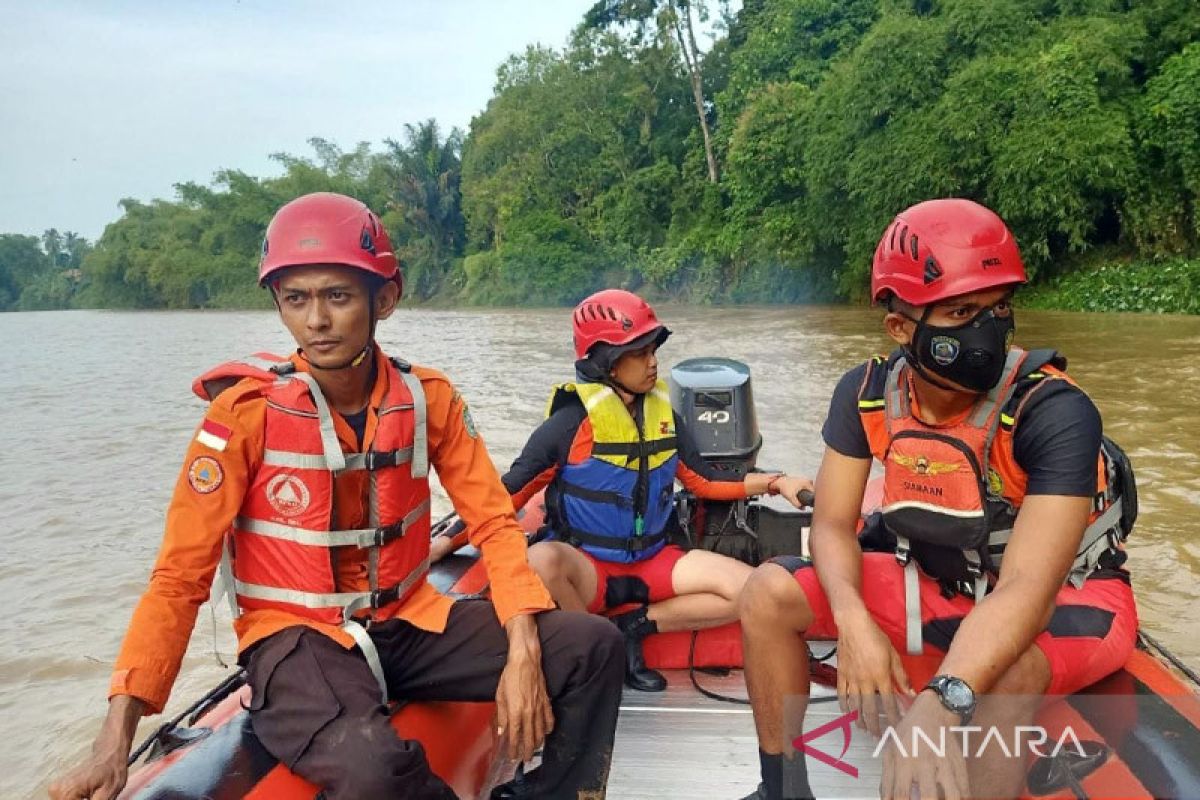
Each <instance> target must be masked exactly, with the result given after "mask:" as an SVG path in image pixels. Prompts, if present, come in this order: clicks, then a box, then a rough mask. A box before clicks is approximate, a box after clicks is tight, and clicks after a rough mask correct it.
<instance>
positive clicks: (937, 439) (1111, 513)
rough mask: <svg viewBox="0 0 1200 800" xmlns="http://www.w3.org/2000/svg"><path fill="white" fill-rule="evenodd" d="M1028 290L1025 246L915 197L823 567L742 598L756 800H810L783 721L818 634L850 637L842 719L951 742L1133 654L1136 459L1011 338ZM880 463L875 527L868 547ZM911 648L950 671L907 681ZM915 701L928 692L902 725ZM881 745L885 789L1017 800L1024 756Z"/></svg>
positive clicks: (847, 381)
mask: <svg viewBox="0 0 1200 800" xmlns="http://www.w3.org/2000/svg"><path fill="white" fill-rule="evenodd" d="M1024 282H1025V270H1024V267H1023V265H1022V263H1021V257H1020V252H1019V251H1018V249H1017V246H1016V243H1015V241H1014V240H1013V237H1012V234H1011V233H1010V232H1009V230H1008V228H1007V227H1006V226H1005V225H1004V222H1003V221H1002V220H1001V219H1000V218H999V217H998V216H996V215H995V214H994V213H992V212H991V211H989V210H988V209H986V208H984V207H983V206H980V205H978V204H976V203H973V202H971V201H968V200H957V199H947V200H932V201H928V202H925V203H921V204H918V205H916V206H913V207H912V208H909V209H907V210H905V211H903V212H901V213H900V214H899V215H898V216H897V217H896V219H895V220H894V221H893V222H892V224H891V225H890V226H889V227H888V228H887V230H886V231H885V232H884V235H883V238H882V240H881V241H880V243H879V246H878V248H877V249H876V252H875V258H874V263H873V266H872V273H871V294H872V298H873V299H874V300H875V301H876V302H879V303H881V304H883V305H885V307H886V308H887V311H888V313H887V315H886V317H885V318H884V328H885V330H886V331H887V334H888V336H889V337H890V338H891V339H892V340H893V341H895V342H896V344H897V346H898V348H897V350H896V351H895V352H894V353H893V354H892V355H891V356H890V357H888V358H883V357H878V358H875V359H872V360H871V361H869V362H867V363H866V364H864V365H862V366H860V367H858V368H856V369H853V370H851V371H850V372H848V373H847V374H846V375H845V376H844V377H843V378H842V380H841V381H840V383H839V384H838V387H837V389H836V390H835V392H834V396H833V400H832V402H831V405H830V411H829V416H828V418H827V419H826V422H825V426H824V429H823V431H822V433H823V437H824V439H825V443H826V450H825V455H824V459H823V461H822V463H821V469H820V472H819V474H818V476H817V481H816V495H817V498H818V502H817V503H816V504H815V511H814V516H813V524H812V531H811V538H810V548H811V552H812V556H813V561H812V562H811V563H809V562H802V561H800V560H799V559H786V558H785V559H776V561H775V563H768V564H764V565H762V566H761V567H759V568H758V569H757V570H756V571H755V574H754V575H752V576H751V578H750V580H749V581H748V582H747V584H746V588H745V590H744V591H743V593H742V597H741V602H740V616H741V622H742V630H743V637H744V642H745V654H746V683H747V686H748V688H749V690H750V697H751V701H752V703H753V705H754V714H755V724H756V728H757V731H758V738H759V748H760V759H761V762H762V777H763V783H762V785H761V786H760V787H759V789H758V791H757V792H756V794H755V795H751V797H760V798H770V799H771V800H774V798H781V797H789V798H791V797H805V796H811V791H810V790H809V789H808V786H807V780H806V777H805V776H806V771H805V765H804V760H803V757H799V758H797V757H796V756H795V751H794V748H793V745H792V742H793V741H794V739H795V737H796V736H797V735H798V734H799V732H800V731H801V729H802V728H801V722H802V714H803V710H802V708H799V709H798V708H797V707H796V705H795V704H794V703H795V701H793V705H791V706H789V712H788V714H787V715H786V717H785V714H784V710H783V708H784V702H783V700H784V698H786V697H800V698H803V697H807V694H808V676H807V669H806V654H805V650H804V639H836V640H837V641H838V695H839V699H840V701H841V703H842V707H843V709H844V710H846V711H858V712H859V713H860V718H859V721H860V724H861V725H864V726H865V727H866V728H868V729H869V730H870V731H871V732H872V733H875V734H879V733H880V732H881V730H882V728H881V719H880V718H881V716H886V718H887V721H888V722H890V724H891V725H893V726H895V732H894V733H895V735H896V736H897V737H898V738H899V741H902V742H909V741H910V740H911V733H912V731H913V730H914V729H920V730H921V731H923V732H925V733H927V734H931V735H933V736H934V737H935V738H934V741H936V740H937V739H936V736H937V729H938V728H942V729H943V730H944V729H945V728H947V727H953V726H961V725H967V724H972V723H971V719H972V716H973V714H974V712H975V707H976V702H977V698H982V696H983V695H984V693H988V694H1003V695H1006V696H1008V695H1011V696H1013V699H1012V701H1011V702H1005V703H1001V704H999V705H1000V706H1001V708H1000V709H999V711H997V710H996V708H995V706H992V707H990V712H991V713H989V714H988V715H987V717H988V719H987V721H986V722H980V721H979V720H976V722H975V723H974V724H984V725H986V724H996V725H998V726H1004V725H1008V726H1010V727H1011V726H1012V725H1019V724H1027V722H1028V718H1029V717H1030V716H1031V715H1032V706H1031V705H1030V704H1029V703H1028V702H1026V703H1022V702H1018V700H1019V697H1020V696H1024V697H1026V698H1036V697H1037V696H1040V695H1042V694H1044V693H1050V694H1069V693H1072V692H1075V691H1078V690H1079V689H1081V688H1083V687H1085V686H1087V685H1089V684H1091V683H1093V682H1094V681H1096V680H1098V679H1100V678H1102V677H1104V676H1105V675H1107V674H1109V673H1111V672H1113V671H1115V670H1117V669H1118V668H1119V667H1120V666H1121V665H1122V664H1123V663H1124V662H1125V660H1126V659H1127V658H1128V656H1129V654H1130V652H1131V650H1132V647H1133V643H1134V638H1135V634H1136V627H1137V611H1136V608H1135V606H1134V602H1133V595H1132V591H1131V589H1130V586H1129V576H1128V573H1126V572H1125V571H1124V569H1122V564H1123V562H1124V552H1123V551H1122V550H1121V549H1120V542H1121V541H1122V540H1123V538H1124V534H1125V533H1126V532H1127V530H1128V524H1131V522H1128V521H1127V520H1123V519H1122V517H1123V511H1125V510H1127V508H1128V506H1129V505H1132V497H1130V499H1129V500H1130V502H1129V503H1122V492H1121V490H1120V487H1121V486H1124V485H1125V481H1124V480H1122V478H1124V477H1129V474H1128V472H1127V471H1126V468H1127V462H1126V461H1125V460H1124V457H1123V455H1122V454H1121V453H1120V451H1119V450H1118V449H1116V448H1115V446H1113V445H1111V443H1109V442H1108V441H1107V440H1103V439H1102V434H1101V423H1100V415H1099V413H1098V412H1097V410H1096V407H1095V406H1094V405H1093V404H1092V402H1091V400H1089V399H1088V397H1087V395H1086V394H1084V393H1083V391H1082V390H1080V389H1079V388H1078V387H1077V386H1076V385H1075V384H1074V383H1073V382H1072V381H1071V379H1070V378H1069V377H1068V376H1067V374H1066V373H1065V372H1064V370H1065V366H1066V361H1065V359H1063V358H1062V357H1061V356H1059V355H1058V354H1057V353H1056V352H1054V351H1052V350H1034V351H1030V352H1026V351H1023V350H1021V349H1019V348H1017V347H1015V346H1013V344H1012V340H1013V333H1014V330H1015V322H1014V314H1013V308H1012V298H1013V294H1014V291H1015V290H1016V288H1017V287H1018V286H1019V285H1020V284H1022V283H1024ZM873 459H875V460H878V461H879V462H880V463H881V464H882V465H883V472H884V474H883V499H882V503H881V507H880V512H881V513H880V515H879V516H878V517H876V518H875V520H874V521H875V524H873V525H870V526H869V529H870V530H871V531H872V533H873V535H872V536H871V537H870V539H871V541H870V542H867V541H866V539H867V537H864V540H863V543H862V544H861V545H860V541H859V540H858V538H857V536H856V528H857V523H858V520H859V516H860V510H859V509H860V505H861V502H862V497H863V493H864V490H865V488H866V485H867V481H868V477H869V475H870V469H871V464H872V460H873ZM1129 479H1130V480H1131V477H1130V478H1129ZM864 549H865V550H870V551H872V552H865V553H864V552H863V550H864ZM814 567H815V568H814ZM902 650H906V651H907V652H908V653H909V654H910V655H924V656H926V659H925V663H926V664H928V665H929V667H932V666H933V665H937V666H936V668H935V669H932V672H931V671H930V669H929V667H927V668H926V669H925V670H924V671H923V673H922V674H917V673H918V672H921V670H920V669H919V667H918V669H916V670H914V671H913V672H911V673H910V672H909V671H908V670H907V669H906V665H905V664H904V663H902V661H901V659H900V656H899V652H901V651H902ZM930 674H933V675H934V676H935V677H933V679H932V680H930V679H929V676H930ZM910 687H916V688H917V689H918V692H914V691H913V689H912V688H910ZM899 694H904V695H907V696H908V697H910V698H912V701H911V707H910V708H909V709H908V710H907V711H906V712H904V713H903V715H901V706H902V705H903V704H902V703H899V702H897V695H899ZM997 714H998V716H997ZM1023 720H1024V721H1025V722H1024V723H1023ZM951 749H952V748H951ZM885 752H886V756H885V759H884V774H883V784H882V792H883V796H885V797H904V798H908V797H909V794H910V790H911V789H912V788H913V785H914V784H916V786H917V787H918V788H919V789H920V791H921V795H922V796H927V795H932V796H937V795H938V794H940V795H941V796H944V797H963V796H967V794H968V792H971V793H972V794H975V795H976V796H979V794H980V792H984V793H986V795H987V796H995V797H1013V796H1017V795H1018V794H1019V793H1020V790H1021V781H1022V778H1023V759H1022V758H1013V759H1009V760H1008V761H1007V762H1006V763H1002V764H1000V765H996V764H994V763H991V764H984V763H981V762H978V761H974V762H966V761H964V760H963V759H962V758H961V757H958V758H956V757H954V755H953V753H949V757H947V758H941V759H930V760H922V759H920V758H912V757H910V756H913V755H917V754H916V753H907V754H906V753H903V752H896V751H895V750H886V751H885ZM785 776H786V777H787V779H788V780H787V781H785V780H784V778H785Z"/></svg>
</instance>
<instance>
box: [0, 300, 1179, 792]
mask: <svg viewBox="0 0 1200 800" xmlns="http://www.w3.org/2000/svg"><path fill="white" fill-rule="evenodd" d="M662 311H663V313H662V316H663V317H664V319H665V320H666V321H667V322H668V324H669V325H670V326H671V327H672V328H673V329H674V331H675V335H674V336H673V337H672V338H671V340H670V342H668V343H667V345H666V346H665V348H664V349H663V351H662V353H661V355H662V358H663V362H664V372H665V366H666V365H669V364H672V363H675V362H676V361H679V360H682V359H684V358H689V357H693V356H699V355H723V356H728V357H731V358H737V359H741V360H743V361H745V362H747V363H748V364H749V365H750V366H751V368H752V370H753V375H754V391H755V399H756V401H757V405H758V413H759V425H760V427H761V429H762V433H763V435H764V437H765V439H766V441H765V444H764V446H763V451H762V455H761V457H760V464H762V465H764V466H772V467H780V468H786V469H788V470H791V471H797V472H806V473H808V474H810V475H811V474H813V473H814V472H815V470H816V468H817V465H818V463H819V460H820V454H821V444H820V426H821V422H822V420H823V418H824V414H825V410H826V405H827V403H828V398H829V395H830V393H831V391H832V389H833V386H834V384H835V383H836V381H837V379H838V377H840V375H841V374H842V373H843V372H844V371H845V370H846V369H848V368H849V367H851V366H853V365H854V364H856V363H858V362H860V361H862V360H863V359H864V358H865V357H866V356H868V355H870V354H873V353H876V352H883V351H884V350H885V342H884V339H883V337H882V334H879V333H877V331H879V317H878V314H877V313H875V312H873V311H870V310H864V309H852V308H731V309H706V308H667V309H663V310H662ZM1019 322H1020V328H1019V333H1018V342H1020V343H1022V344H1024V345H1025V346H1026V347H1035V346H1040V345H1046V344H1054V345H1055V346H1057V347H1058V348H1059V349H1060V350H1062V351H1063V352H1064V353H1066V354H1067V355H1068V356H1070V357H1071V359H1072V362H1071V373H1072V375H1074V376H1075V377H1076V378H1077V379H1078V380H1079V381H1080V382H1081V383H1082V384H1083V385H1084V387H1085V388H1087V389H1088V390H1089V392H1090V394H1091V395H1092V397H1093V398H1095V400H1096V402H1097V404H1098V405H1099V406H1100V409H1101V411H1102V412H1103V413H1104V420H1105V429H1106V431H1107V432H1108V433H1109V434H1110V435H1112V436H1113V437H1114V438H1116V439H1117V440H1118V441H1119V442H1120V443H1121V444H1122V445H1123V446H1124V447H1125V448H1126V449H1127V450H1128V452H1129V454H1130V456H1131V458H1132V459H1133V461H1134V464H1135V466H1136V467H1137V471H1138V479H1139V484H1140V487H1141V504H1142V517H1141V519H1140V521H1139V526H1138V530H1137V532H1136V538H1135V539H1134V540H1132V541H1131V543H1130V552H1131V567H1132V569H1133V571H1134V579H1135V586H1136V588H1137V590H1138V594H1139V599H1140V604H1141V612H1142V617H1143V620H1144V621H1145V623H1146V624H1147V626H1148V627H1149V629H1151V630H1152V631H1155V632H1157V633H1159V634H1160V635H1161V637H1162V639H1163V640H1164V641H1165V642H1166V643H1167V644H1168V645H1169V646H1170V647H1172V648H1173V649H1175V650H1176V651H1177V652H1178V653H1179V654H1180V655H1182V656H1184V657H1185V658H1186V659H1187V660H1188V661H1189V662H1190V663H1192V664H1194V665H1195V664H1200V637H1198V636H1197V634H1198V633H1200V622H1198V621H1197V619H1196V617H1195V614H1194V611H1195V610H1196V609H1197V608H1200V606H1198V605H1197V600H1198V599H1200V580H1198V579H1200V544H1197V541H1196V539H1197V536H1196V534H1197V533H1200V523H1198V522H1197V518H1196V515H1197V512H1198V511H1200V500H1198V499H1197V498H1198V497H1200V456H1198V453H1200V432H1198V431H1200V427H1198V426H1196V425H1195V424H1191V423H1188V422H1186V421H1187V420H1190V419H1192V418H1193V417H1194V410H1193V408H1192V406H1193V405H1194V403H1193V401H1192V395H1193V391H1192V389H1193V387H1194V385H1195V384H1196V382H1197V379H1200V367H1198V366H1197V363H1196V360H1195V358H1196V354H1197V353H1200V319H1197V318H1185V317H1150V316H1132V315H1089V314H1066V313H1045V312H1043V313H1032V312H1025V313H1022V314H1020V315H1019ZM568 326H569V315H568V314H567V312H566V311H564V310H562V309H557V310H534V311H525V310H488V311H477V310H471V311H424V310H406V311H403V312H401V313H400V314H398V315H397V316H396V317H395V318H393V319H392V320H389V321H388V322H386V323H384V325H383V326H382V328H381V331H380V340H381V342H382V343H383V344H384V346H385V347H386V348H387V349H388V350H389V351H390V352H392V353H394V354H398V355H403V356H405V357H407V358H410V359H412V360H414V361H416V362H418V363H422V364H426V365H430V366H434V367H437V368H440V369H442V370H444V371H445V372H446V373H448V374H449V375H450V377H451V378H452V379H453V380H454V381H455V383H456V384H457V385H458V387H459V388H460V390H461V391H462V392H463V394H464V395H465V396H466V397H467V398H468V400H470V402H471V405H472V411H473V415H474V417H475V421H476V423H477V424H478V426H479V428H480V430H481V431H482V433H483V435H484V437H485V438H486V439H487V441H488V444H489V446H490V448H491V451H492V453H493V456H494V457H495V459H496V461H497V463H498V464H500V465H501V468H502V469H503V467H504V466H506V465H507V464H508V463H509V462H510V461H511V460H512V458H513V457H514V456H515V455H516V454H517V451H518V449H519V448H520V446H521V445H522V444H523V443H524V441H525V438H526V437H527V436H528V434H529V432H530V431H531V430H532V429H533V427H534V426H535V425H536V424H537V423H538V421H539V419H540V417H541V413H542V409H543V408H544V404H545V399H546V394H547V392H548V389H549V387H550V385H551V384H552V383H554V382H557V381H561V380H564V379H568V378H570V377H571V370H570V365H571V363H572V358H573V356H572V353H571V341H570V333H569V329H568ZM0 340H2V341H4V343H5V346H4V347H3V348H0V408H3V409H4V411H3V442H4V450H3V454H2V455H0V508H3V510H4V519H5V521H6V522H7V524H8V527H9V530H8V532H7V534H6V535H5V536H4V537H3V538H2V539H0V556H2V557H0V599H2V600H3V602H4V604H5V606H6V609H7V611H6V613H5V614H4V615H2V616H0V726H2V727H0V735H2V736H3V741H4V745H3V746H2V747H0V797H6V798H7V797H20V796H24V795H27V794H30V793H31V792H34V791H35V790H36V791H38V792H41V791H43V790H44V786H45V783H46V782H47V780H48V778H49V777H50V776H51V775H53V774H55V773H57V772H59V771H61V770H62V769H63V768H65V767H67V766H69V765H71V764H73V763H74V762H75V761H76V760H77V759H79V758H80V757H81V756H82V755H83V754H84V753H85V752H86V751H87V748H88V746H89V745H90V742H91V740H92V737H93V736H94V735H95V733H96V731H97V729H98V725H99V723H100V720H101V719H102V717H103V714H104V711H105V704H104V695H105V691H106V689H107V685H108V675H109V670H110V667H111V663H112V660H113V658H114V657H115V656H116V653H117V649H118V648H119V646H120V642H121V637H122V635H123V633H124V629H125V625H126V624H127V622H128V620H129V615H130V613H131V612H132V609H133V605H134V603H135V601H136V599H137V597H138V594H139V593H140V592H141V590H142V588H143V586H144V584H145V581H146V578H147V576H148V573H149V568H150V565H151V562H152V561H153V559H154V555H155V553H156V551H157V549H158V543H159V538H160V535H161V528H162V520H163V512H164V509H165V506H166V503H167V500H168V499H169V494H170V489H171V486H172V485H173V483H174V480H175V475H176V473H177V471H178V470H179V467H180V460H181V458H182V456H183V452H184V449H185V448H186V446H187V442H188V439H189V437H190V436H191V434H192V432H193V430H194V428H195V426H196V424H197V422H198V420H199V419H200V417H201V415H202V413H203V404H202V403H201V402H200V401H199V400H197V399H195V398H194V397H193V396H192V395H191V393H190V391H189V385H190V382H191V379H192V378H193V377H194V376H195V375H197V374H198V373H200V372H201V371H203V370H204V369H206V368H207V367H209V366H211V365H213V364H214V363H215V362H217V361H219V360H222V359H225V358H230V357H234V356H238V355H242V354H244V353H248V352H252V351H254V350H263V349H267V350H274V351H275V352H286V351H288V350H289V349H290V348H291V342H290V340H289V339H288V338H287V335H286V333H285V332H284V331H283V329H282V327H281V326H280V325H279V323H278V321H277V319H276V318H275V316H274V315H273V314H270V313H265V312H263V313H259V312H209V313H184V312H177V313H118V312H93V311H76V312H50V313H33V314H4V315H0ZM435 503H436V505H435V511H438V512H441V511H445V510H447V509H448V507H449V504H448V503H447V502H446V500H445V496H444V494H438V495H437V497H436V500H435ZM1189 612H1191V613H1189ZM214 646H215V647H216V649H217V650H218V651H219V652H220V653H221V654H222V655H223V657H224V658H225V659H226V661H230V662H231V661H232V658H233V651H234V641H233V636H232V634H231V633H230V631H229V625H228V619H227V616H226V615H225V614H223V613H221V612H218V622H217V633H216V636H215V639H214V633H213V624H212V621H211V619H210V616H209V612H208V609H207V608H205V609H203V610H202V611H201V614H200V617H199V620H198V622H197V626H196V632H195V634H194V636H193V640H192V646H191V648H190V650H189V651H188V654H187V657H186V658H185V661H184V665H183V670H182V673H181V676H180V680H179V682H178V684H177V685H176V688H175V692H174V694H173V695H172V700H171V703H170V706H169V707H168V712H170V711H171V710H172V709H175V710H177V709H179V708H182V707H184V706H186V705H187V704H188V703H189V702H190V700H191V699H192V698H195V697H196V696H198V695H199V694H200V693H202V692H203V691H204V690H205V689H206V688H207V687H209V686H211V685H212V684H214V683H215V682H216V681H217V680H219V679H220V678H221V677H222V676H223V675H224V674H225V670H223V669H222V668H221V667H220V666H218V665H217V663H216V661H215V659H214V656H213V649H214ZM155 724H158V718H152V719H151V721H150V723H149V724H147V725H143V731H142V733H144V732H145V731H147V730H149V729H150V728H151V726H153V725H155Z"/></svg>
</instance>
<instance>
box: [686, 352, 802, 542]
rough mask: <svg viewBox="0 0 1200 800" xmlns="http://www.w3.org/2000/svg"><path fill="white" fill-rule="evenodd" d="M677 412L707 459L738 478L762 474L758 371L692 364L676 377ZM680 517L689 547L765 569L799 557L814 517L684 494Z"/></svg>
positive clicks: (718, 362) (768, 503)
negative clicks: (774, 560)
mask: <svg viewBox="0 0 1200 800" xmlns="http://www.w3.org/2000/svg"><path fill="white" fill-rule="evenodd" d="M669 383H670V388H671V405H672V407H673V408H674V409H675V413H676V414H678V415H679V417H680V419H681V420H683V424H684V425H686V426H687V429H688V432H689V434H690V435H691V438H692V440H693V441H695V443H696V447H697V449H699V451H700V455H701V457H703V458H704V460H705V461H706V462H708V464H709V465H711V466H713V467H716V468H718V469H722V470H728V471H729V472H730V473H732V474H733V475H745V474H746V473H747V472H753V471H755V469H756V467H757V462H758V453H759V450H760V449H761V448H762V442H763V440H762V436H761V435H760V434H759V431H758V417H757V415H756V413H755V409H754V391H753V389H752V386H751V379H750V368H749V367H748V366H746V365H745V364H743V363H742V362H740V361H735V360H733V359H730V358H715V357H705V358H691V359H688V360H686V361H681V362H679V363H678V364H676V365H675V366H674V368H672V369H671V374H670V381H669ZM676 513H677V516H678V519H679V523H680V529H681V531H680V532H681V533H682V536H683V538H682V540H681V541H680V542H679V543H680V544H682V545H684V546H687V547H701V548H703V549H705V550H712V551H714V552H717V553H721V554H723V555H727V556H730V557H732V558H736V559H738V560H740V561H745V562H746V563H748V564H758V563H760V562H761V561H763V560H765V559H768V558H771V557H773V556H777V555H793V554H799V553H800V552H801V550H802V546H803V544H802V543H803V529H804V528H805V527H806V526H807V525H808V524H809V523H810V521H811V515H810V514H809V513H808V512H802V511H798V510H796V509H793V508H791V507H790V506H788V505H787V503H786V502H785V501H783V499H782V498H770V499H756V500H736V501H724V500H703V499H701V498H698V497H695V496H694V495H692V494H691V493H690V492H687V491H681V492H678V493H677V494H676Z"/></svg>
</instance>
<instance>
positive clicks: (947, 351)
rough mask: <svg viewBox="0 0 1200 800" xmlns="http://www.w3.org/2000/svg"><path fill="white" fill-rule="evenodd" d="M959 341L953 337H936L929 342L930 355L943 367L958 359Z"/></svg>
mask: <svg viewBox="0 0 1200 800" xmlns="http://www.w3.org/2000/svg"><path fill="white" fill-rule="evenodd" d="M958 346H959V345H958V339H955V338H954V337H952V336H935V337H933V339H931V340H930V342H929V354H930V355H932V356H933V360H934V361H936V362H937V363H939V364H941V365H942V366H943V367H944V366H946V365H948V364H952V363H954V359H956V358H958Z"/></svg>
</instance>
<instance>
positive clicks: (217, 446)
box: [196, 419, 233, 453]
mask: <svg viewBox="0 0 1200 800" xmlns="http://www.w3.org/2000/svg"><path fill="white" fill-rule="evenodd" d="M230 436H233V430H232V429H230V428H226V427H225V426H224V425H222V424H221V423H219V422H213V421H212V420H211V419H206V420H204V422H203V424H201V425H200V430H198V431H197V432H196V441H197V442H199V443H200V444H202V445H204V446H205V447H209V448H212V449H213V450H216V451H217V452H218V453H223V452H225V446H226V445H228V444H229V437H230Z"/></svg>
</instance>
